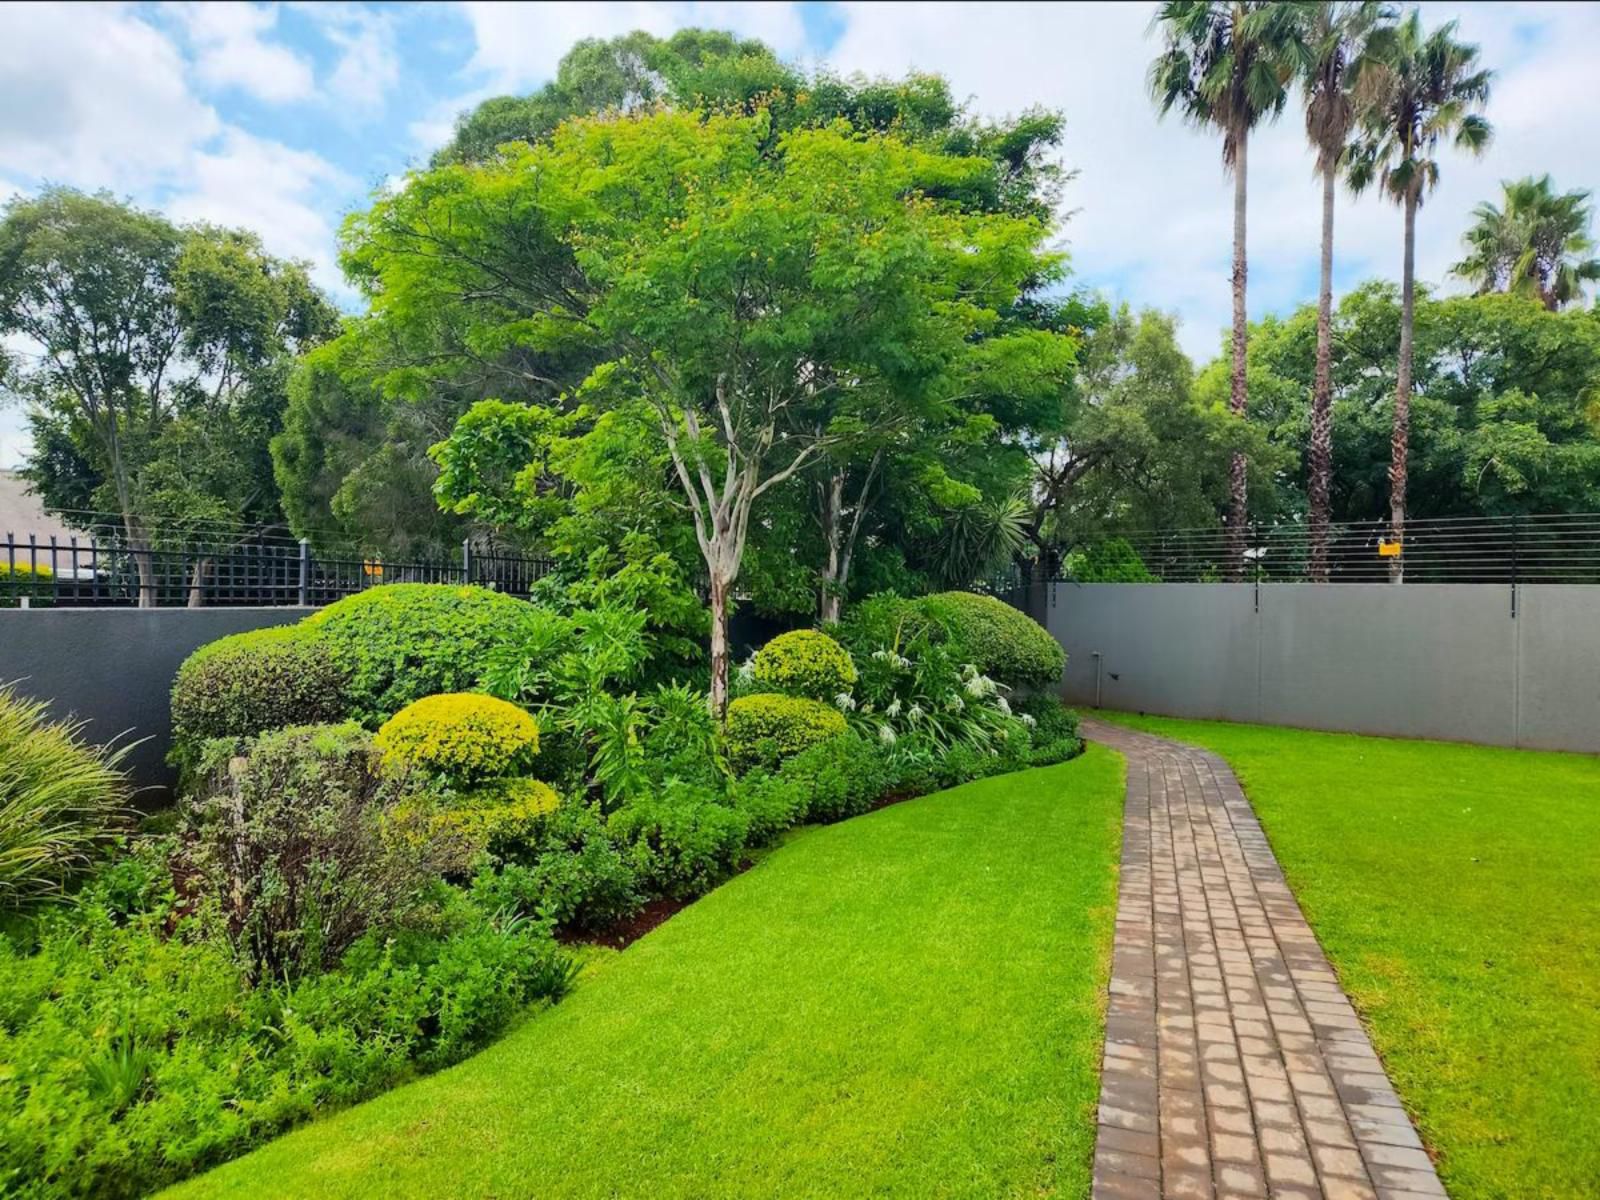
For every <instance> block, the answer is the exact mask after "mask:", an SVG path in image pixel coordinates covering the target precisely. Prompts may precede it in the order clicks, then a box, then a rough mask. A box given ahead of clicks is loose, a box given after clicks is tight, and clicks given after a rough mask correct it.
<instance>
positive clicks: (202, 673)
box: [168, 625, 349, 769]
mask: <svg viewBox="0 0 1600 1200" xmlns="http://www.w3.org/2000/svg"><path fill="white" fill-rule="evenodd" d="M347 680H348V676H347V674H346V672H345V671H344V670H343V669H341V668H340V667H339V666H338V665H337V664H336V663H335V662H334V660H333V656H332V654H331V653H330V652H329V648H328V646H327V645H326V644H325V643H323V642H321V641H319V640H318V639H317V637H316V636H315V635H314V634H313V632H312V631H311V630H310V629H308V628H307V627H306V626H304V625H280V626H275V627H272V628H269V629H255V630H251V631H250V632H249V633H236V634H234V635H233V636H231V637H225V638H222V639H221V640H219V641H215V642H211V643H210V644H208V645H205V646H201V647H200V649H198V650H196V651H195V652H194V653H193V654H191V655H190V656H189V657H188V658H187V659H185V660H184V663H183V665H182V666H181V667H179V668H178V677H177V680H176V682H174V683H173V685H172V741H173V746H172V752H171V754H169V755H168V758H169V759H170V760H171V761H172V762H173V763H174V764H176V765H177V766H179V767H182V768H185V769H192V768H193V767H194V766H195V764H196V761H197V756H198V751H199V746H200V743H201V742H203V741H205V740H206V739H208V738H241V737H254V736H255V735H256V734H258V733H265V732H266V731H267V730H269V729H282V728H284V727H285V726H288V725H320V724H324V723H327V722H336V721H342V720H344V719H345V717H346V715H347V709H348V705H349V700H348V698H347V696H346V690H345V689H346V683H347Z"/></svg>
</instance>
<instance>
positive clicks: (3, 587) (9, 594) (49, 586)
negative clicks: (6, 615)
mask: <svg viewBox="0 0 1600 1200" xmlns="http://www.w3.org/2000/svg"><path fill="white" fill-rule="evenodd" d="M54 584H55V572H54V571H52V570H51V569H50V568H49V566H47V565H46V564H45V563H39V564H38V565H37V566H35V565H33V564H32V563H25V562H19V563H15V564H13V563H10V562H0V608H17V607H19V605H20V598H21V597H23V596H26V597H28V602H29V603H30V604H31V603H33V601H35V600H53V599H54V598H55V586H54Z"/></svg>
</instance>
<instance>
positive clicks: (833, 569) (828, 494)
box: [817, 467, 844, 625]
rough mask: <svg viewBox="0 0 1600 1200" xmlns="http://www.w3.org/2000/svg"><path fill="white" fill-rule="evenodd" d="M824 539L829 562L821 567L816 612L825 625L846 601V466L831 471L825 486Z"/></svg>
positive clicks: (823, 507) (823, 504) (824, 483)
mask: <svg viewBox="0 0 1600 1200" xmlns="http://www.w3.org/2000/svg"><path fill="white" fill-rule="evenodd" d="M821 491H822V538H823V541H824V542H826V543H827V546H828V561H827V563H826V565H824V567H823V568H822V588H821V595H820V597H819V598H818V604H817V613H818V616H820V617H821V618H822V623H823V624H824V625H827V624H830V623H832V622H836V621H838V619H839V611H840V608H841V606H842V602H843V595H842V592H843V588H844V580H843V579H841V578H840V571H839V567H840V551H841V549H842V545H841V544H842V543H843V541H844V468H843V467H840V468H837V469H835V470H833V471H831V472H829V474H828V478H827V479H826V480H824V481H823V483H822V487H821Z"/></svg>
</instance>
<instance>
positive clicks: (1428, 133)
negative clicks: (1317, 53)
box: [1349, 9, 1490, 582]
mask: <svg viewBox="0 0 1600 1200" xmlns="http://www.w3.org/2000/svg"><path fill="white" fill-rule="evenodd" d="M1455 33H1456V24H1455V22H1454V21H1450V22H1447V23H1446V24H1444V25H1441V26H1440V27H1439V28H1438V29H1435V30H1433V31H1432V32H1431V33H1426V34H1425V33H1424V32H1423V29H1422V18H1421V16H1420V15H1419V14H1418V13H1417V11H1416V10H1415V9H1413V10H1412V11H1411V12H1410V13H1409V14H1408V15H1407V16H1406V17H1405V18H1404V19H1403V20H1401V21H1400V22H1399V23H1398V24H1397V25H1394V26H1391V27H1387V28H1385V29H1383V30H1382V31H1381V36H1377V37H1374V38H1373V39H1372V40H1371V43H1370V58H1371V64H1370V66H1369V68H1368V69H1367V70H1365V71H1363V72H1362V76H1363V80H1362V89H1361V97H1360V121H1361V125H1362V130H1363V136H1362V139H1361V142H1360V143H1359V145H1358V147H1357V148H1356V150H1355V152H1354V153H1353V154H1352V157H1351V162H1350V168H1349V178H1350V184H1351V186H1352V187H1353V188H1354V189H1355V190H1356V191H1358V192H1359V191H1362V190H1364V189H1365V188H1366V187H1367V186H1368V185H1369V184H1371V183H1372V182H1373V181H1374V180H1375V179H1376V180H1377V181H1378V183H1379V185H1380V186H1381V187H1382V189H1383V191H1384V192H1385V193H1386V194H1387V195H1388V197H1389V198H1390V199H1391V200H1393V201H1394V202H1395V203H1396V204H1398V205H1399V206H1400V208H1401V210H1402V211H1403V212H1404V214H1405V246H1404V254H1403V257H1402V260H1401V275H1400V296H1401V313H1400V367H1399V371H1398V375H1397V379H1396V382H1395V401H1394V430H1393V435H1392V438H1391V443H1390V465H1389V518H1390V524H1391V533H1392V535H1393V537H1394V539H1395V540H1396V541H1400V542H1402V543H1403V542H1404V540H1405V524H1406V460H1407V454H1408V451H1407V441H1408V439H1409V438H1410V432H1411V426H1410V413H1411V385H1412V359H1413V353H1414V347H1413V342H1414V337H1415V300H1416V274H1417V263H1416V259H1417V209H1418V208H1420V207H1421V205H1422V201H1423V198H1424V197H1425V196H1426V195H1427V193H1428V192H1429V191H1431V190H1432V189H1433V188H1434V186H1435V185H1437V183H1438V182H1439V159H1438V153H1439V144H1440V142H1442V141H1444V140H1445V139H1446V138H1449V139H1451V140H1452V141H1453V142H1454V143H1455V145H1456V147H1457V148H1458V149H1462V150H1466V151H1468V152H1469V153H1472V154H1480V153H1482V151H1483V148H1484V147H1485V146H1486V145H1488V142H1489V132H1490V131H1489V122H1488V121H1486V120H1485V119H1484V118H1483V117H1482V116H1480V115H1478V114H1477V113H1476V112H1474V111H1473V110H1474V109H1476V108H1480V107H1481V106H1482V105H1483V104H1484V102H1485V101H1486V100H1487V99H1488V98H1489V80H1490V72H1488V71H1486V70H1483V69H1481V68H1480V67H1479V66H1478V48H1477V47H1476V46H1471V45H1468V44H1466V43H1465V42H1459V41H1457V40H1456V36H1455ZM1390 562H1391V563H1392V566H1391V567H1390V577H1391V578H1392V579H1393V580H1394V581H1395V582H1399V581H1400V579H1401V577H1402V575H1403V572H1404V567H1403V566H1402V559H1400V558H1398V557H1397V558H1393V559H1391V560H1390Z"/></svg>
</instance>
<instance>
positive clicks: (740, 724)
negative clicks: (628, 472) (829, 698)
mask: <svg viewBox="0 0 1600 1200" xmlns="http://www.w3.org/2000/svg"><path fill="white" fill-rule="evenodd" d="M848 727H849V726H848V725H847V724H846V722H845V719H844V714H843V713H841V712H840V711H839V710H838V709H837V708H834V707H833V706H832V705H829V704H823V703H822V702H821V701H818V700H807V699H805V698H803V697H801V696H779V695H775V694H773V693H770V692H760V693H757V694H756V695H754V696H741V697H740V698H739V699H737V700H735V701H734V702H733V703H732V704H730V705H728V731H727V738H728V761H729V762H730V763H731V764H732V765H733V768H734V770H736V771H744V770H748V769H749V768H751V767H756V766H775V765H776V764H777V763H778V762H780V761H782V760H783V759H785V758H788V757H790V756H791V755H794V754H799V753H800V752H801V751H802V750H806V749H809V748H810V747H812V746H815V745H816V744H817V743H819V742H825V741H827V740H828V739H829V738H831V737H838V736H839V735H840V734H841V733H843V732H844V731H845V730H846V729H847V728H848Z"/></svg>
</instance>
